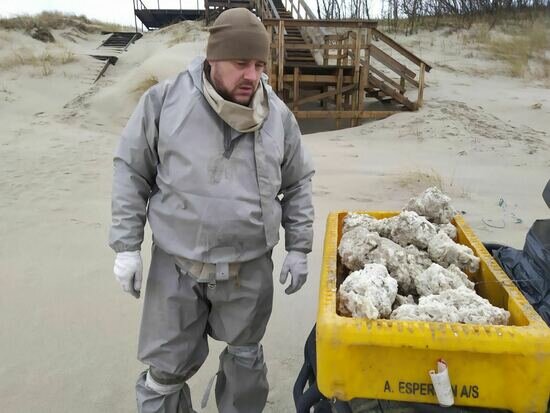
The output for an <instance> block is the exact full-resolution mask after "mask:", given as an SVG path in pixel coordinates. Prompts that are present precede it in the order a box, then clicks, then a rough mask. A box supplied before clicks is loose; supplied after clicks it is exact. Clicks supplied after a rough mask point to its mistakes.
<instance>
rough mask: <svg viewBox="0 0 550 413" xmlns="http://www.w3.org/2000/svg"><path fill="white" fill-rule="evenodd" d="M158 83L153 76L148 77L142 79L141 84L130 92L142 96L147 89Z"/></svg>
mask: <svg viewBox="0 0 550 413" xmlns="http://www.w3.org/2000/svg"><path fill="white" fill-rule="evenodd" d="M158 82H159V80H158V78H157V77H156V76H155V75H149V76H148V77H146V78H145V79H143V80H142V81H141V82H139V83H138V84H137V86H136V87H135V88H134V89H132V92H134V93H139V94H140V95H142V94H143V93H145V92H146V91H147V90H149V88H151V87H153V86H155V85H156V84H157V83H158Z"/></svg>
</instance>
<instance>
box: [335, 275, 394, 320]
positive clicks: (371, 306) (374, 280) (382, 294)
mask: <svg viewBox="0 0 550 413" xmlns="http://www.w3.org/2000/svg"><path fill="white" fill-rule="evenodd" d="M396 295H397V281H395V280H394V279H393V278H392V277H390V275H389V274H388V271H387V270H386V267H384V266H383V265H380V264H367V265H365V267H364V268H363V269H362V270H359V271H354V272H352V273H351V274H350V275H348V276H347V278H346V279H345V280H344V282H343V283H342V285H341V286H340V290H339V297H340V301H339V308H340V312H341V313H343V314H351V316H352V317H361V318H365V317H366V318H370V319H377V318H388V317H389V316H390V314H391V312H392V303H393V302H394V301H395V297H396Z"/></svg>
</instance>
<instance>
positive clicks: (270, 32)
mask: <svg viewBox="0 0 550 413" xmlns="http://www.w3.org/2000/svg"><path fill="white" fill-rule="evenodd" d="M266 30H267V33H268V37H269V49H268V50H269V52H268V53H267V62H265V65H266V68H265V70H266V72H267V75H268V76H269V84H270V85H271V87H273V49H272V48H271V46H272V44H273V26H271V25H269V26H268V27H266Z"/></svg>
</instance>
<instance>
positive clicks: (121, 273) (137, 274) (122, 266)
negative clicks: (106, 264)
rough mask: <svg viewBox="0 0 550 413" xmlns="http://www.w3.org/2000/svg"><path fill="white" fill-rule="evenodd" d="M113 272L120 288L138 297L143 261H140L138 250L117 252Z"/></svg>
mask: <svg viewBox="0 0 550 413" xmlns="http://www.w3.org/2000/svg"><path fill="white" fill-rule="evenodd" d="M113 272H114V273H115V277H116V279H117V280H118V282H119V283H120V285H121V286H122V289H123V290H124V291H126V292H127V293H130V294H132V295H133V296H134V297H136V298H139V291H140V290H141V280H142V278H143V263H142V262H141V254H140V252H139V251H125V252H119V253H117V255H116V258H115V267H114V268H113Z"/></svg>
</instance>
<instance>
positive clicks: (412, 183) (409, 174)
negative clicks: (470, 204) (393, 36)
mask: <svg viewBox="0 0 550 413" xmlns="http://www.w3.org/2000/svg"><path fill="white" fill-rule="evenodd" d="M396 180H397V184H398V185H399V186H400V187H401V188H404V189H407V190H409V191H411V192H412V193H415V192H416V193H418V192H421V191H424V190H425V189H426V188H430V187H433V186H435V187H437V188H439V189H440V190H441V191H442V192H444V193H446V194H449V195H452V196H454V197H457V198H468V197H469V194H468V192H467V191H466V190H465V189H464V188H463V187H461V186H459V185H457V184H456V182H454V176H451V177H449V178H444V177H443V176H442V175H441V174H440V173H439V172H438V171H436V170H435V169H433V168H431V169H428V170H424V169H422V170H420V169H414V170H410V171H404V172H402V173H400V174H398V175H397V177H396Z"/></svg>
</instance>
